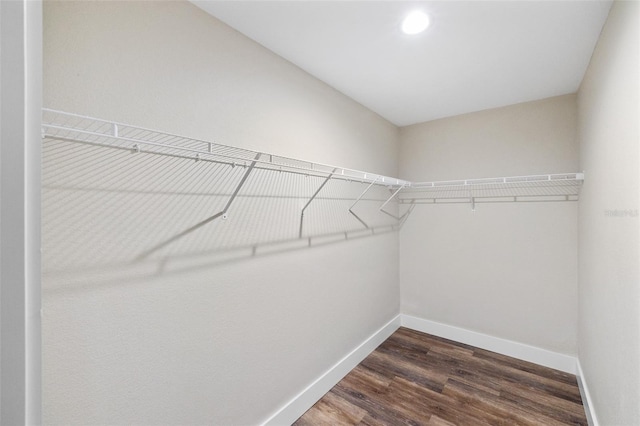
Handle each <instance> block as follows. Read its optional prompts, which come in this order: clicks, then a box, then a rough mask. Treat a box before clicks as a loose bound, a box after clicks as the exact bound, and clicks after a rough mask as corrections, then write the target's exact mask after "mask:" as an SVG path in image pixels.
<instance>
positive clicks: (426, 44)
mask: <svg viewBox="0 0 640 426" xmlns="http://www.w3.org/2000/svg"><path fill="white" fill-rule="evenodd" d="M194 3H196V4H197V5H198V6H199V7H201V8H203V9H204V10H206V11H207V12H209V13H211V14H212V15H214V16H215V17H217V18H218V19H220V20H221V21H223V22H225V23H226V24H228V25H229V26H231V27H233V28H235V29H236V30H238V31H239V32H241V33H243V34H245V35H246V36H248V37H250V38H252V39H253V40H255V41H257V42H258V43H260V44H262V45H263V46H265V47H266V48H268V49H270V50H272V51H273V52H275V53H277V54H278V55H280V56H282V57H283V58H285V59H287V60H289V61H290V62H292V63H294V64H296V65H297V66H299V67H300V68H302V69H304V70H305V71H307V72H308V73H310V74H312V75H314V76H315V77H317V78H319V79H320V80H322V81H324V82H325V83H327V84H329V85H330V86H332V87H334V88H335V89H337V90H339V91H340V92H342V93H344V94H345V95H347V96H349V97H351V98H352V99H355V100H356V101H358V102H360V103H361V104H362V105H364V106H366V107H368V108H369V109H371V110H373V111H375V112H377V113H378V114H380V115H381V116H383V117H385V118H386V119H388V120H389V121H391V122H393V123H395V124H396V125H399V126H404V125H408V124H413V123H419V122H423V121H429V120H434V119H437V118H442V117H447V116H452V115H458V114H464V113H467V112H472V111H479V110H483V109H488V108H495V107H499V106H504V105H510V104H515V103H519V102H526V101H531V100H536V99H543V98H547V97H550V96H556V95H562V94H566V93H573V92H576V91H577V90H578V87H579V85H580V82H581V81H582V77H583V75H584V72H585V70H586V68H587V65H588V63H589V59H590V57H591V53H592V52H593V48H594V46H595V44H596V41H597V39H598V36H599V35H600V31H601V29H602V26H603V24H604V22H605V20H606V17H607V14H608V12H609V8H610V6H611V2H610V1H593V0H592V1H578V0H573V1H551V0H546V1H515V0H510V1H506V0H503V1H421V2H417V1H264V0H263V1H237V0H236V1H206V0H205V1H194ZM415 9H421V10H424V11H425V12H427V13H428V14H429V15H430V17H431V26H430V27H429V28H428V29H427V31H425V32H424V33H422V34H419V35H415V36H408V35H405V34H403V33H402V32H401V31H400V24H401V21H402V19H403V17H404V16H405V15H406V14H407V13H408V12H410V11H412V10H415Z"/></svg>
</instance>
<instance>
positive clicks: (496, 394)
mask: <svg viewBox="0 0 640 426" xmlns="http://www.w3.org/2000/svg"><path fill="white" fill-rule="evenodd" d="M294 425H296V426H306V425H362V426H365V425H366V426H375V425H429V426H451V425H473V426H475V425H478V426H482V425H587V420H586V417H585V412H584V408H583V406H582V400H581V398H580V391H579V389H578V385H577V382H576V378H575V376H573V375H571V374H567V373H563V372H561V371H557V370H553V369H550V368H546V367H541V366H539V365H536V364H531V363H529V362H525V361H520V360H517V359H514V358H510V357H507V356H504V355H500V354H497V353H494V352H490V351H486V350H483V349H479V348H475V347H473V346H468V345H464V344H461V343H456V342H453V341H450V340H446V339H442V338H440V337H436V336H432V335H429V334H424V333H420V332H417V331H413V330H409V329H406V328H400V329H398V330H397V331H396V332H395V333H394V334H393V335H392V336H391V337H389V338H388V339H387V340H386V341H385V342H384V343H382V344H381V345H380V346H379V347H378V348H377V349H376V350H375V351H374V352H372V353H371V354H370V355H369V356H368V357H367V358H366V359H365V360H364V361H362V362H361V363H360V364H359V365H358V366H357V367H356V368H355V369H353V370H352V371H351V372H350V373H349V374H348V375H347V376H345V377H344V378H343V379H342V380H341V381H340V382H339V383H338V384H337V385H336V386H334V387H333V389H331V390H330V391H329V392H328V393H327V394H326V395H325V396H324V397H322V399H321V400H320V401H318V402H317V403H316V404H315V405H314V406H313V407H311V408H310V409H309V410H308V411H307V412H306V413H305V414H304V415H303V416H302V417H300V418H299V419H298V420H297V421H296V422H295V423H294Z"/></svg>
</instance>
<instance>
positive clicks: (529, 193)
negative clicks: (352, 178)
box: [398, 173, 584, 208]
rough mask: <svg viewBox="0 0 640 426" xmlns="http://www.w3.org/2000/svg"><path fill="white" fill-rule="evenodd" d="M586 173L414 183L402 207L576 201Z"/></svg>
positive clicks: (406, 191)
mask: <svg viewBox="0 0 640 426" xmlns="http://www.w3.org/2000/svg"><path fill="white" fill-rule="evenodd" d="M583 181H584V174H583V173H562V174H546V175H531V176H511V177H498V178H484V179H466V180H452V181H437V182H412V183H411V184H410V185H409V186H407V187H406V188H403V190H402V191H401V192H400V194H399V196H398V199H399V203H400V204H442V203H471V204H472V207H473V208H475V204H476V203H499V202H552V201H577V200H578V196H579V194H580V188H581V186H582V183H583Z"/></svg>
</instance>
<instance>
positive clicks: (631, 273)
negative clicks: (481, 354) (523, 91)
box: [578, 1, 640, 425]
mask: <svg viewBox="0 0 640 426" xmlns="http://www.w3.org/2000/svg"><path fill="white" fill-rule="evenodd" d="M639 14H640V11H639V4H638V2H636V1H629V2H627V1H621V2H615V3H614V5H613V7H612V9H611V12H610V14H609V18H608V20H607V23H606V25H605V27H604V29H603V32H602V34H601V36H600V40H599V42H598V45H597V46H596V49H595V51H594V54H593V57H592V58H591V63H590V65H589V68H588V70H587V73H586V75H585V78H584V80H583V82H582V85H581V87H580V91H579V92H578V110H579V115H578V122H579V139H580V167H581V168H582V169H584V170H585V173H586V180H585V184H584V188H583V190H582V195H581V197H580V203H579V246H578V247H579V275H578V276H579V306H580V310H579V327H578V355H579V359H580V363H581V365H582V369H583V372H584V378H583V379H584V380H585V381H586V383H587V385H588V388H589V390H590V393H591V397H592V399H593V406H594V407H593V408H594V409H595V412H596V414H597V416H598V419H599V421H600V424H603V425H637V424H640V403H639V402H638V401H640V363H639V361H638V360H640V250H639V247H640V228H639V225H638V220H639V214H638V209H639V206H638V196H639V192H640V185H639V181H640V175H639V157H640V151H639V146H640V145H639V140H640V133H639V130H638V127H639V125H638V120H639V117H640V111H639V106H638V105H639V103H640V98H639V91H640V87H639V84H638V76H639V75H640V74H639V73H640V62H639V60H638V57H639V55H640V52H639V50H640V32H639Z"/></svg>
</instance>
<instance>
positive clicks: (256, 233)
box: [42, 109, 584, 262]
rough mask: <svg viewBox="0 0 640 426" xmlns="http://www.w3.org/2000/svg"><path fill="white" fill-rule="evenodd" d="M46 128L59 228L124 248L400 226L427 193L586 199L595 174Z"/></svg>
mask: <svg viewBox="0 0 640 426" xmlns="http://www.w3.org/2000/svg"><path fill="white" fill-rule="evenodd" d="M42 131H43V141H44V142H45V145H44V147H45V149H44V154H45V155H44V156H43V158H44V168H43V185H44V187H45V189H46V190H47V194H45V195H46V196H45V201H46V202H45V203H44V208H45V210H46V211H49V210H51V211H53V210H55V211H57V212H60V211H62V212H64V215H65V216H66V217H68V218H69V219H70V220H69V221H68V222H65V220H64V219H63V218H62V219H60V221H61V223H64V232H63V227H62V226H61V227H60V228H59V229H58V228H55V227H54V228H55V229H53V230H52V232H53V231H55V232H58V231H59V232H61V235H64V237H65V238H67V237H68V236H69V235H74V237H73V238H68V239H69V240H70V241H73V240H74V239H75V240H77V241H79V242H80V241H82V240H83V239H85V238H90V235H93V234H92V232H97V231H100V232H107V237H106V238H107V239H109V241H111V240H113V244H114V245H118V244H120V243H119V241H122V240H123V239H127V240H128V241H130V243H129V244H128V247H129V248H130V252H125V251H123V250H120V252H119V255H122V258H123V259H125V258H126V259H131V258H135V259H147V258H157V257H166V256H178V255H182V254H184V253H187V252H189V253H191V252H192V251H193V250H196V251H198V252H208V251H211V250H224V249H227V248H229V247H252V248H253V252H255V250H256V247H257V246H258V245H260V244H266V243H273V242H279V241H285V242H286V241H292V240H307V239H308V243H309V245H311V239H312V238H317V237H326V236H341V235H342V236H344V238H346V239H348V238H350V236H351V235H353V233H354V232H356V233H357V232H364V233H368V234H369V235H374V234H376V233H377V232H379V231H381V230H385V229H389V230H396V229H399V228H400V227H401V226H402V224H403V223H404V222H405V221H406V219H407V218H408V216H409V215H410V214H411V212H412V211H413V209H414V208H415V206H416V205H419V204H440V203H471V205H472V208H475V204H476V203H485V202H522V201H575V200H577V198H578V194H579V190H580V186H581V184H582V181H583V179H584V176H583V175H582V174H581V173H566V174H551V175H535V176H518V177H501V178H487V179H468V180H457V181H442V182H409V181H406V180H402V179H398V178H394V177H390V176H383V175H379V174H375V173H369V172H363V171H358V170H353V169H348V168H344V167H337V166H330V165H326V164H320V163H314V162H309V161H304V160H298V159H294V158H288V157H283V156H279V155H273V154H268V153H263V152H257V151H251V150H246V149H242V148H236V147H232V146H227V145H222V144H218V143H213V142H208V141H202V140H196V139H192V138H186V137H183V136H178V135H173V134H168V133H164V132H159V131H155V130H150V129H145V128H141V127H136V126H131V125H128V124H122V123H116V122H112V121H105V120H101V119H97V118H92V117H87V116H82V115H77V114H70V113H66V112H61V111H55V110H51V109H44V110H43V119H42ZM103 148H105V149H103ZM139 154H143V155H139ZM69 200H74V201H73V203H69ZM69 205H72V206H75V208H73V209H69V208H68V206H69ZM85 216H86V217H85ZM133 224H135V226H134V225H133ZM86 230H90V231H91V232H86ZM195 231H198V232H195ZM83 244H84V245H86V244H90V243H86V244H85V243H83ZM83 244H80V243H78V247H82V246H84V245H83ZM83 255H84V254H83V253H80V252H79V253H76V255H75V257H69V256H67V257H66V258H74V259H77V260H78V262H80V260H81V259H82V258H83ZM61 262H62V260H61Z"/></svg>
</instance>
